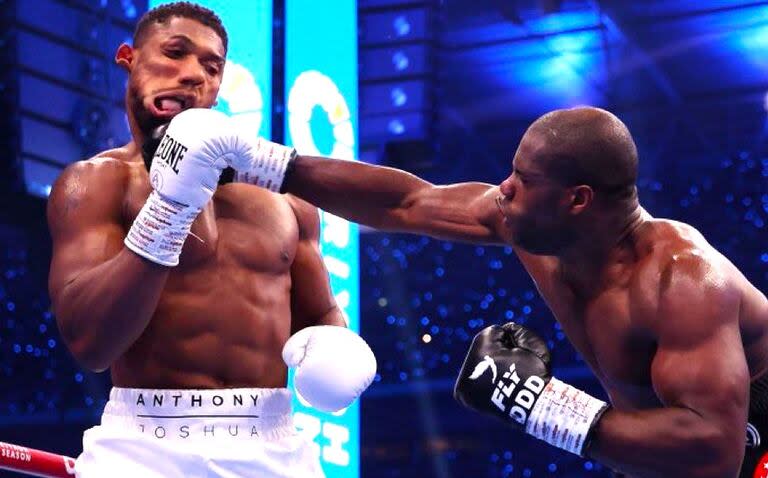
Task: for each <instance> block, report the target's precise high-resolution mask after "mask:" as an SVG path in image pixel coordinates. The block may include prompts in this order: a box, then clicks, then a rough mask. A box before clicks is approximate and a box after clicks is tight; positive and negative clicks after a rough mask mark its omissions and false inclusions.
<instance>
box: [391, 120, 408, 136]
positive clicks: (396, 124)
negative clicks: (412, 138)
mask: <svg viewBox="0 0 768 478" xmlns="http://www.w3.org/2000/svg"><path fill="white" fill-rule="evenodd" d="M388 129H389V132H390V133H392V134H394V135H398V136H399V135H401V134H403V133H405V125H404V124H403V122H402V121H400V120H399V119H393V120H391V121H390V122H389V126H388Z"/></svg>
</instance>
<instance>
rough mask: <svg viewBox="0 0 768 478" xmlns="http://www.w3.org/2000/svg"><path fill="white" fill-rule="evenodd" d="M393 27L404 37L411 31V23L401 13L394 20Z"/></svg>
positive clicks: (398, 34)
mask: <svg viewBox="0 0 768 478" xmlns="http://www.w3.org/2000/svg"><path fill="white" fill-rule="evenodd" d="M392 27H394V29H395V33H397V36H399V37H404V36H406V35H408V34H409V33H411V24H410V22H409V21H408V19H407V18H405V16H404V15H400V16H398V17H397V18H395V20H394V21H393V22H392Z"/></svg>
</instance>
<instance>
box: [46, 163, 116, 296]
mask: <svg viewBox="0 0 768 478" xmlns="http://www.w3.org/2000/svg"><path fill="white" fill-rule="evenodd" d="M80 169H82V168H80ZM85 175H87V172H86V173H85ZM83 176H84V174H83V172H82V171H77V170H75V171H71V170H68V171H65V172H64V173H63V174H62V177H61V178H59V180H58V181H57V182H56V184H55V185H54V187H53V189H52V191H51V195H50V197H49V201H48V211H47V216H48V227H49V230H50V234H51V240H52V243H53V253H52V257H51V267H50V273H49V290H50V292H51V296H52V299H54V301H55V299H56V296H57V295H58V293H59V292H60V291H61V290H62V289H63V288H64V287H65V286H66V285H67V284H69V283H70V282H71V281H73V280H74V279H75V278H76V277H77V276H78V275H79V274H80V273H82V272H83V271H85V270H88V269H90V268H92V267H95V266H97V265H99V264H101V263H103V262H105V261H107V260H109V259H110V258H112V257H114V256H115V255H117V253H119V252H120V250H122V247H123V238H124V236H125V232H124V230H123V227H122V225H121V223H120V202H119V201H115V198H116V196H115V194H114V192H112V191H113V190H110V189H109V188H100V187H94V185H93V184H90V185H89V184H87V180H88V179H87V178H84V177H83Z"/></svg>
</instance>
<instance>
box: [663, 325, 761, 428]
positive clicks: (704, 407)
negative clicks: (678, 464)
mask: <svg viewBox="0 0 768 478" xmlns="http://www.w3.org/2000/svg"><path fill="white" fill-rule="evenodd" d="M651 378H652V380H653V386H654V390H655V391H656V394H657V396H658V397H659V399H660V400H661V401H662V403H663V404H664V405H665V406H677V407H683V408H688V409H690V410H692V411H694V412H695V413H697V414H698V415H701V416H702V417H704V418H707V419H712V420H715V421H720V420H722V421H724V422H726V423H728V422H731V423H733V421H734V420H739V421H741V419H742V418H746V410H747V402H748V388H749V371H748V369H747V364H746V359H745V356H744V349H743V348H742V344H741V336H740V333H739V330H738V327H736V326H733V325H723V326H720V327H718V328H717V329H716V330H713V331H712V332H711V334H710V335H709V336H707V337H701V338H699V339H698V340H697V341H696V342H695V343H691V344H687V345H681V344H677V345H674V344H665V343H664V342H663V340H662V341H660V343H659V345H658V349H657V351H656V355H655V357H654V359H653V365H652V368H651Z"/></svg>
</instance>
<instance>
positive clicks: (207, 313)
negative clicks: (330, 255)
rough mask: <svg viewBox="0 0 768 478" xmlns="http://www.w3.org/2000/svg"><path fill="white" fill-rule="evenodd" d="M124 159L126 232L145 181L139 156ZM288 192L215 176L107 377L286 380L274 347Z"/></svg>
mask: <svg viewBox="0 0 768 478" xmlns="http://www.w3.org/2000/svg"><path fill="white" fill-rule="evenodd" d="M126 167H128V168H130V174H129V178H130V179H129V181H128V184H127V186H126V194H125V199H124V203H123V211H122V218H123V224H124V227H125V230H126V232H127V230H128V229H129V228H130V226H131V224H132V222H133V220H134V218H135V217H136V215H137V214H138V212H139V210H140V209H141V207H142V206H143V204H144V202H145V201H146V198H147V196H148V195H149V193H150V185H149V181H148V175H147V172H146V170H145V169H144V166H143V164H142V163H140V162H130V163H126ZM291 201H292V198H291V197H290V196H282V195H277V194H273V193H271V192H268V191H266V190H262V189H260V188H256V187H253V186H249V185H245V184H227V185H223V186H219V188H218V189H217V191H216V193H215V194H214V196H213V200H212V201H211V202H210V203H208V205H207V206H206V208H205V209H204V210H203V211H202V212H201V214H200V215H199V216H198V217H197V219H196V220H195V222H194V223H193V225H192V234H190V236H189V237H188V238H187V240H186V243H185V244H184V249H183V251H182V254H181V257H180V262H179V265H178V266H177V267H176V268H174V269H173V270H172V271H171V273H170V275H169V277H168V280H167V282H166V284H165V287H164V289H163V292H162V295H161V297H160V301H159V303H158V306H157V309H156V311H155V313H154V315H153V317H152V319H151V321H150V323H149V325H148V326H147V328H146V329H145V331H144V332H143V334H142V335H141V336H140V337H139V339H138V340H137V341H136V342H135V343H134V344H133V345H132V346H131V347H130V348H129V349H128V350H127V351H126V352H125V354H123V356H122V357H120V358H119V359H118V360H117V361H116V362H115V363H114V364H113V365H112V367H111V371H112V380H113V383H114V385H115V386H122V387H137V388H227V387H282V386H285V380H286V373H287V372H286V367H285V364H284V363H283V361H282V359H281V356H280V352H281V349H282V346H283V344H284V343H285V342H286V340H287V339H288V337H289V335H290V330H291V309H290V290H291V276H290V268H291V264H292V262H293V260H294V257H295V254H296V248H297V244H298V240H299V227H300V224H299V222H298V220H297V216H296V214H295V212H294V209H293V206H292V203H291Z"/></svg>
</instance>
